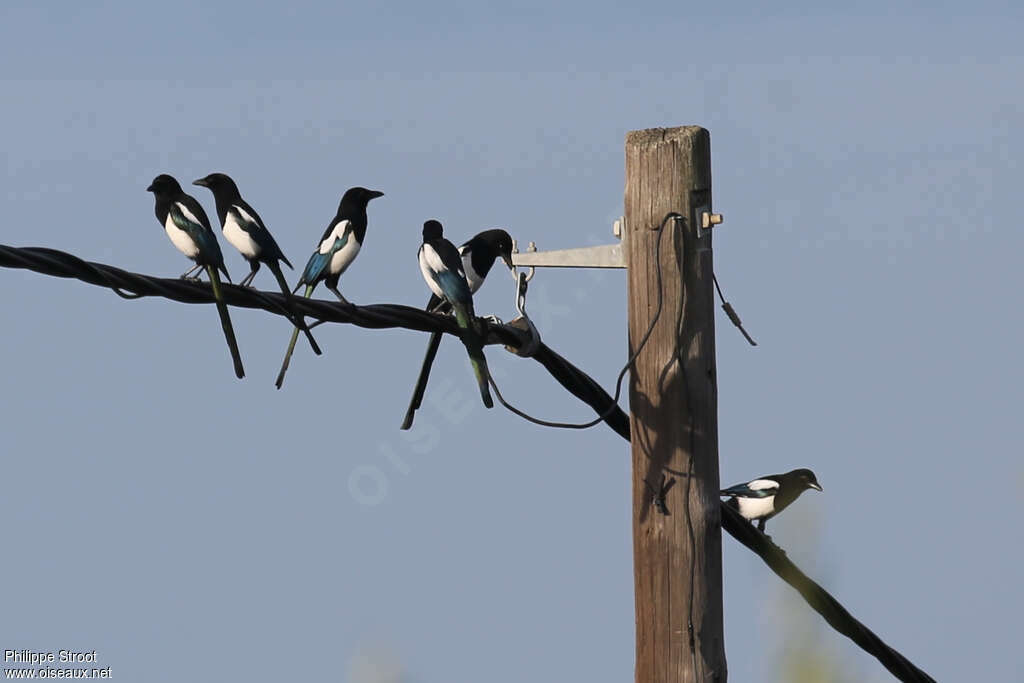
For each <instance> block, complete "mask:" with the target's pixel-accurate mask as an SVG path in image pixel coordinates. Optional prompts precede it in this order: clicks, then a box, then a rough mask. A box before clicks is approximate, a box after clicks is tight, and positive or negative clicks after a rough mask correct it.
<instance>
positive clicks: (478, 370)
mask: <svg viewBox="0 0 1024 683" xmlns="http://www.w3.org/2000/svg"><path fill="white" fill-rule="evenodd" d="M454 309H455V320H456V321H458V323H459V327H461V328H462V329H463V330H464V332H463V335H462V343H463V344H464V345H465V346H466V352H467V353H469V362H470V364H471V365H472V366H473V374H474V375H476V383H477V385H479V387H480V398H481V399H482V400H483V402H484V405H485V406H487V407H488V408H493V407H494V401H493V400H491V390H490V388H489V387H488V385H487V381H488V378H489V377H490V375H489V374H488V370H487V358H485V357H484V343H483V340H482V339H481V338H480V332H479V330H477V327H476V320H474V318H473V309H472V308H469V309H467V308H466V307H465V306H454Z"/></svg>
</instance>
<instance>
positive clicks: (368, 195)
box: [275, 187, 384, 389]
mask: <svg viewBox="0 0 1024 683" xmlns="http://www.w3.org/2000/svg"><path fill="white" fill-rule="evenodd" d="M383 196H384V193H383V192H378V191H377V190H367V189H366V188H365V187H350V188H349V189H348V190H346V191H345V194H344V195H342V197H341V202H340V203H339V204H338V212H337V213H336V214H335V215H334V218H333V219H331V222H330V223H328V224H327V229H326V230H324V235H323V237H321V238H320V244H319V245H318V246H317V249H316V251H314V252H313V255H312V256H310V257H309V261H308V262H307V263H306V268H305V269H304V270H303V271H302V277H300V278H299V283H298V284H297V285H295V289H294V290H292V291H293V292H297V291H298V290H299V287H301V286H302V285H306V292H305V294H303V296H304V297H306V298H307V299H308V298H309V297H310V296H311V295H312V294H313V289H314V288H315V287H316V286H317V285H318V284H320V282H321V281H322V282H323V283H324V284H325V285H327V289H329V290H331V291H332V292H334V294H335V296H337V297H338V299H339V300H340V301H341V302H342V303H343V304H346V305H349V306H351V305H352V304H350V303H349V302H348V299H346V298H345V297H344V296H342V295H341V292H339V291H338V280H339V279H340V278H341V274H342V273H344V272H345V269H347V268H348V267H349V266H350V265H351V264H352V261H354V260H355V258H356V255H357V254H358V253H359V249H360V248H361V247H362V246H363V238H364V237H365V236H366V205H367V204H369V203H370V200H371V199H376V198H377V197H383ZM298 338H299V328H297V327H296V328H295V330H294V331H293V332H292V338H291V341H290V342H289V343H288V351H286V352H285V354H284V361H283V362H282V363H281V371H280V372H279V373H278V374H277V382H276V383H275V384H276V386H277V388H278V389H280V388H281V385H282V384H284V373H286V372H287V371H288V363H290V362H291V359H292V352H294V351H295V341H296V340H297V339H298Z"/></svg>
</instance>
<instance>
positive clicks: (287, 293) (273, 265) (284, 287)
mask: <svg viewBox="0 0 1024 683" xmlns="http://www.w3.org/2000/svg"><path fill="white" fill-rule="evenodd" d="M267 267H268V268H270V272H272V273H273V274H274V277H275V278H276V279H277V284H278V286H279V287H280V288H281V292H282V293H283V294H284V298H285V300H287V299H288V298H289V297H291V295H292V290H291V288H290V287H288V283H287V282H286V281H285V279H284V273H282V272H281V266H280V264H278V262H277V261H271V262H270V263H268V264H267ZM298 320H299V322H301V323H302V326H301V327H299V329H300V330H302V333H303V334H305V335H306V339H307V340H308V341H309V346H310V348H312V349H313V353H315V354H316V355H318V356H319V355H321V354H322V353H323V351H321V350H320V346H319V344H317V343H316V339H314V338H313V333H312V332H310V331H309V328H308V327H307V326H306V323H305V321H303V320H302V318H301V317H300V318H299V319H298ZM278 388H279V389H280V387H278Z"/></svg>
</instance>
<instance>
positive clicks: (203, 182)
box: [192, 178, 210, 187]
mask: <svg viewBox="0 0 1024 683" xmlns="http://www.w3.org/2000/svg"><path fill="white" fill-rule="evenodd" d="M192 184H193V185H198V186H199V187H209V186H210V184H209V183H207V182H206V178H200V179H199V180H193V181H192Z"/></svg>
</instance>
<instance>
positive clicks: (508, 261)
mask: <svg viewBox="0 0 1024 683" xmlns="http://www.w3.org/2000/svg"><path fill="white" fill-rule="evenodd" d="M501 260H502V261H504V262H505V265H506V266H508V269H509V270H515V266H514V265H512V257H511V256H509V255H508V254H502V255H501Z"/></svg>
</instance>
